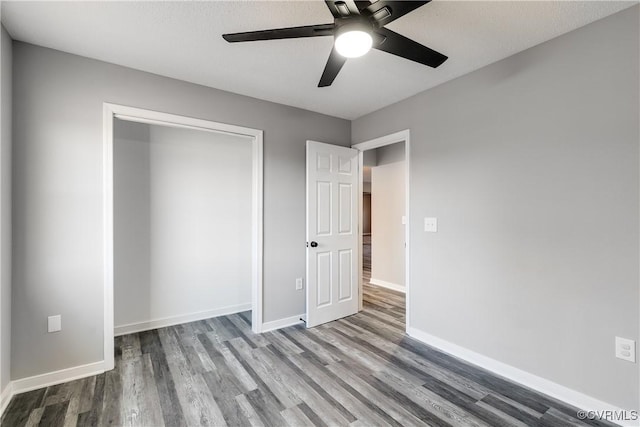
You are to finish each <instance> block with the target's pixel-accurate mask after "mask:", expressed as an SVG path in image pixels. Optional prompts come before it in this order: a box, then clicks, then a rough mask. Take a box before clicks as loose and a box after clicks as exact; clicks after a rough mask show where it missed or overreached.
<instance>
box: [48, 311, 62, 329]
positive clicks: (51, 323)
mask: <svg viewBox="0 0 640 427" xmlns="http://www.w3.org/2000/svg"><path fill="white" fill-rule="evenodd" d="M61 330H62V316H61V315H59V314H58V315H56V316H49V317H48V318H47V331H48V332H50V333H51V332H58V331H61Z"/></svg>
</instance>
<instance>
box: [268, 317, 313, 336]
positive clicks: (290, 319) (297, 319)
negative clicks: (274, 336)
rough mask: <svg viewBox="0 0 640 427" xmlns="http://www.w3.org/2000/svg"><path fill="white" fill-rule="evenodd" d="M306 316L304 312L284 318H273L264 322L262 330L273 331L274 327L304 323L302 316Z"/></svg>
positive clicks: (279, 327)
mask: <svg viewBox="0 0 640 427" xmlns="http://www.w3.org/2000/svg"><path fill="white" fill-rule="evenodd" d="M304 317H306V315H304V314H298V315H297V316H291V317H285V318H284V319H278V320H272V321H271V322H265V323H263V324H262V332H269V331H273V330H274V329H281V328H286V327H287V326H293V325H297V324H299V323H302V320H301V318H304Z"/></svg>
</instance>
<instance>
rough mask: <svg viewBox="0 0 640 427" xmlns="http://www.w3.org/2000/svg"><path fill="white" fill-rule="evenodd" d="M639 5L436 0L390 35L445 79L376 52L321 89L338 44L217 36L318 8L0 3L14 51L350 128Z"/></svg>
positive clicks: (305, 20)
mask: <svg viewBox="0 0 640 427" xmlns="http://www.w3.org/2000/svg"><path fill="white" fill-rule="evenodd" d="M634 4H637V1H628V2H617V1H445V0H435V1H433V2H431V3H429V4H427V5H425V6H423V7H421V8H419V9H417V10H415V11H414V12H412V13H410V14H408V15H406V16H404V17H402V18H400V19H398V20H397V21H395V22H393V23H391V24H390V25H389V26H388V28H390V29H392V30H394V31H396V32H398V33H401V34H403V35H405V36H407V37H410V38H413V39H415V40H416V41H418V42H420V43H422V44H425V45H427V46H429V47H431V48H433V49H436V50H438V51H440V52H442V53H444V54H446V55H448V56H449V60H448V61H447V62H445V63H444V64H443V65H442V66H440V67H439V68H437V69H432V68H428V67H425V66H423V65H420V64H416V63H413V62H411V61H407V60H405V59H402V58H398V57H395V56H392V55H389V54H386V53H383V52H379V51H376V50H372V51H371V52H370V53H369V54H367V55H366V56H364V57H362V58H357V59H352V60H349V61H348V62H347V64H346V65H345V66H344V68H343V69H342V71H341V72H340V74H339V75H338V77H337V78H336V80H335V81H334V83H333V85H332V86H331V87H328V88H318V87H316V86H317V83H318V80H319V78H320V75H321V74H322V70H323V69H324V65H325V61H326V59H327V57H328V55H329V52H330V50H331V46H332V42H333V39H332V38H331V37H318V38H306V39H296V40H277V41H263V42H250V43H237V44H228V43H227V42H225V41H224V40H223V39H222V37H221V34H223V33H228V32H239V31H251V30H261V29H268V28H276V27H287V26H297V25H310V24H316V23H330V22H332V21H333V18H332V16H331V14H330V12H329V10H328V9H327V7H326V6H325V4H324V2H323V1H321V0H309V1H289V2H272V1H230V2H221V1H206V2H187V1H184V2H183V1H178V2H156V1H153V2H150V1H139V2H57V1H46V2H21V1H2V22H3V23H4V25H5V27H6V28H7V30H8V31H9V33H10V34H11V36H12V37H13V38H14V39H16V40H21V41H25V42H28V43H33V44H37V45H41V46H45V47H50V48H53V49H58V50H62V51H65V52H70V53H74V54H78V55H82V56H87V57H90V58H95V59H100V60H103V61H107V62H111V63H115V64H119V65H124V66H127V67H131V68H135V69H139V70H143V71H148V72H151V73H155V74H160V75H164V76H168V77H173V78H176V79H181V80H186V81H189V82H193V83H198V84H202V85H206V86H211V87H215V88H219V89H224V90H228V91H231V92H235V93H240V94H243V95H248V96H253V97H256V98H260V99H265V100H269V101H274V102H279V103H282V104H287V105H292V106H295V107H300V108H305V109H308V110H312V111H318V112H321V113H325V114H329V115H332V116H338V117H343V118H346V119H354V118H357V117H360V116H362V115H364V114H367V113H369V112H372V111H375V110H377V109H379V108H382V107H384V106H387V105H389V104H393V103H395V102H398V101H400V100H402V99H405V98H407V97H409V96H411V95H414V94H416V93H418V92H421V91H423V90H425V89H428V88H431V87H433V86H436V85H438V84H441V83H443V82H446V81H448V80H451V79H453V78H455V77H458V76H461V75H463V74H466V73H469V72H470V71H473V70H476V69H478V68H480V67H483V66H485V65H488V64H490V63H492V62H495V61H498V60H500V59H502V58H505V57H507V56H510V55H513V54H514V53H517V52H519V51H522V50H524V49H527V48H529V47H532V46H534V45H537V44H540V43H542V42H544V41H546V40H549V39H551V38H553V37H557V36H559V35H561V34H563V33H566V32H568V31H571V30H573V29H575V28H578V27H581V26H583V25H586V24H588V23H590V22H593V21H595V20H597V19H601V18H603V17H605V16H608V15H610V14H613V13H615V12H617V11H620V10H622V9H624V8H626V7H629V6H631V5H634Z"/></svg>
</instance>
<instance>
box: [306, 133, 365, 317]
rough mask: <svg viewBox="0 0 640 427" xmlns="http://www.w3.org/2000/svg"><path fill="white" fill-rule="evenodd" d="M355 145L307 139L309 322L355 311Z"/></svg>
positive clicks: (356, 221) (356, 191)
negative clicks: (343, 145)
mask: <svg viewBox="0 0 640 427" xmlns="http://www.w3.org/2000/svg"><path fill="white" fill-rule="evenodd" d="M357 186H358V151H357V150H354V149H352V148H347V147H340V146H337V145H330V144H323V143H320V142H313V141H307V327H308V328H311V327H313V326H317V325H320V324H322V323H326V322H330V321H332V320H336V319H340V318H341V317H345V316H350V315H352V314H355V313H357V312H358V256H359V254H360V250H359V247H358V202H359V200H358V188H357Z"/></svg>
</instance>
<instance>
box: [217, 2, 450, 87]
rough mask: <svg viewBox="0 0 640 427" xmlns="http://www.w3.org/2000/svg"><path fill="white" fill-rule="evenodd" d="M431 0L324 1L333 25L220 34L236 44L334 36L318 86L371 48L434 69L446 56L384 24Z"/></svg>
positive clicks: (322, 84)
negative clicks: (351, 59) (348, 59)
mask: <svg viewBox="0 0 640 427" xmlns="http://www.w3.org/2000/svg"><path fill="white" fill-rule="evenodd" d="M430 1H431V0H426V1H385V0H371V1H358V0H325V3H326V5H327V7H328V8H329V10H330V11H331V14H332V15H333V24H318V25H307V26H303V27H290V28H276V29H271V30H262V31H249V32H243V33H232V34H223V35H222V37H223V38H224V39H225V40H226V41H228V42H229V43H236V42H249V41H258V40H277V39H295V38H301V37H322V36H334V37H335V42H334V45H333V49H332V50H331V53H330V54H329V59H328V60H327V65H326V66H325V68H324V72H323V73H322V77H320V82H319V83H318V87H326V86H331V83H333V80H334V79H335V78H336V76H337V75H338V73H339V72H340V69H342V66H343V65H344V64H345V62H347V58H357V57H359V56H362V55H364V54H365V53H367V52H368V51H369V49H371V48H372V47H373V48H374V49H378V50H381V51H383V52H387V53H391V54H393V55H397V56H400V57H402V58H406V59H409V60H411V61H415V62H419V63H420V64H424V65H428V66H429V67H433V68H436V67H438V66H439V65H441V64H442V63H443V62H444V61H446V60H447V56H445V55H443V54H441V53H440V52H436V51H435V50H433V49H429V48H428V47H426V46H423V45H421V44H420V43H418V42H415V41H413V40H411V39H408V38H406V37H404V36H402V35H400V34H398V33H396V32H394V31H391V30H389V29H388V28H385V27H384V26H385V25H387V24H389V23H390V22H393V21H395V20H396V19H398V18H400V17H401V16H404V15H406V14H407V13H409V12H411V11H413V10H415V9H417V8H419V7H420V6H423V5H425V4H427V3H429V2H430Z"/></svg>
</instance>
